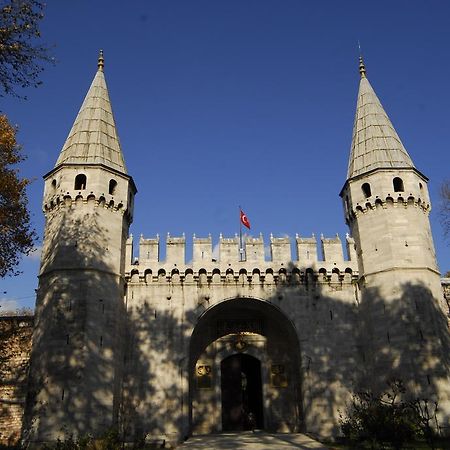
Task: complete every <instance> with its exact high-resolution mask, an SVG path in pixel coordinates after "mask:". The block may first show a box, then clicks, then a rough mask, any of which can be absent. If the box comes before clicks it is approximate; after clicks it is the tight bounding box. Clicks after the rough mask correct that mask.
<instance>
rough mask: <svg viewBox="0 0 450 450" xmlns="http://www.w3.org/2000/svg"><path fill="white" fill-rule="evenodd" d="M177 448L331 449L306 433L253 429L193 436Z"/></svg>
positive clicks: (245, 449) (217, 449)
mask: <svg viewBox="0 0 450 450" xmlns="http://www.w3.org/2000/svg"><path fill="white" fill-rule="evenodd" d="M177 448H179V449H180V450H197V449H199V450H201V449H204V450H229V449H233V450H266V449H269V450H287V449H295V448H296V449H303V450H329V449H328V448H327V447H324V446H323V445H322V444H321V443H320V442H317V441H314V440H313V439H311V438H309V437H308V436H305V435H304V434H298V433H291V434H287V433H286V434H283V433H278V434H268V433H263V432H256V433H252V432H251V431H245V432H243V433H222V434H209V435H205V436H193V437H191V438H189V439H188V440H187V441H186V442H185V443H184V444H182V445H180V446H179V447H177Z"/></svg>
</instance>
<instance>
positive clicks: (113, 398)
mask: <svg viewBox="0 0 450 450" xmlns="http://www.w3.org/2000/svg"><path fill="white" fill-rule="evenodd" d="M80 171H81V172H82V173H83V174H85V175H87V185H86V186H83V188H84V189H81V190H80V191H77V190H74V179H75V177H76V176H77V174H78V172H80ZM112 176H114V177H115V179H116V180H117V181H118V184H117V189H118V191H117V192H116V195H117V198H113V197H114V196H113V195H110V194H108V191H106V193H105V190H106V189H108V183H109V181H110V178H111V177H112ZM102 177H103V182H102ZM54 180H55V181H56V183H54ZM55 185H56V186H55ZM105 188H106V189H105ZM128 191H129V193H128ZM132 197H133V191H132V188H131V187H130V182H129V179H128V178H127V177H126V176H123V175H119V174H116V173H114V174H112V172H111V171H110V170H106V169H104V168H101V167H98V166H94V167H89V166H86V167H79V166H77V167H75V168H74V167H71V166H69V167H64V166H63V167H60V168H59V169H56V171H55V172H53V173H51V174H50V175H49V176H47V178H46V188H45V195H44V212H45V215H46V227H45V236H44V243H43V252H42V257H41V270H40V276H39V278H40V280H39V289H38V294H37V302H36V322H35V331H34V338H33V349H32V364H31V368H30V373H31V383H30V387H31V389H30V392H31V394H32V395H31V397H32V398H31V399H30V401H29V403H28V406H29V409H28V410H27V412H26V420H27V422H26V428H27V429H30V430H31V435H30V436H31V440H32V441H35V442H40V441H49V440H55V439H56V438H57V437H62V436H63V435H64V433H65V431H64V428H67V429H70V430H71V431H72V432H73V433H74V435H83V434H87V433H92V434H94V435H98V434H99V433H102V432H104V431H105V430H106V429H108V428H110V427H111V426H112V425H113V424H114V423H115V422H116V421H117V416H118V411H119V399H120V395H119V391H120V383H121V379H122V364H123V346H122V340H123V333H124V325H125V324H124V305H123V298H124V283H125V281H124V278H123V274H124V265H125V248H126V238H127V235H128V227H129V223H130V221H131V215H132ZM130 208H131V209H130Z"/></svg>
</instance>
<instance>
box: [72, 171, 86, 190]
mask: <svg viewBox="0 0 450 450" xmlns="http://www.w3.org/2000/svg"><path fill="white" fill-rule="evenodd" d="M74 189H75V190H76V191H81V190H83V189H86V175H84V174H82V173H80V174H79V175H77V176H76V177H75V188H74Z"/></svg>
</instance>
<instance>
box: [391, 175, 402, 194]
mask: <svg viewBox="0 0 450 450" xmlns="http://www.w3.org/2000/svg"><path fill="white" fill-rule="evenodd" d="M392 182H393V184H394V192H403V191H404V190H405V188H404V187H403V180H402V179H401V178H399V177H395V178H394V179H393V180H392Z"/></svg>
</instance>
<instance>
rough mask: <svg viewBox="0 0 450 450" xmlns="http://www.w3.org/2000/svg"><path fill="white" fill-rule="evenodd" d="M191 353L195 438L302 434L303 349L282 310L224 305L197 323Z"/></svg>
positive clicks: (255, 303)
mask: <svg viewBox="0 0 450 450" xmlns="http://www.w3.org/2000/svg"><path fill="white" fill-rule="evenodd" d="M189 352H190V353H189V372H190V375H189V377H190V379H189V382H190V386H189V387H190V390H189V393H190V398H189V406H190V415H191V417H190V418H191V426H192V433H193V434H208V433H218V432H221V431H234V432H239V431H244V430H251V429H255V428H256V429H264V430H267V431H270V432H283V433H287V432H295V431H298V430H299V429H300V428H301V409H300V408H301V405H302V397H301V376H300V367H301V359H300V346H299V342H298V337H297V332H296V330H295V328H294V327H293V326H292V322H290V320H289V319H288V317H287V316H286V315H285V314H284V313H283V312H282V311H281V310H280V309H279V308H277V307H275V306H273V305H272V304H270V303H268V302H265V301H262V300H256V299H250V298H245V299H244V298H235V299H229V300H225V301H222V302H221V303H219V304H217V305H214V306H212V307H210V308H209V309H208V310H207V311H205V312H204V314H203V315H202V316H201V317H200V318H199V319H198V322H197V324H196V325H195V328H194V331H193V333H192V337H191V341H190V350H189Z"/></svg>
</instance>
